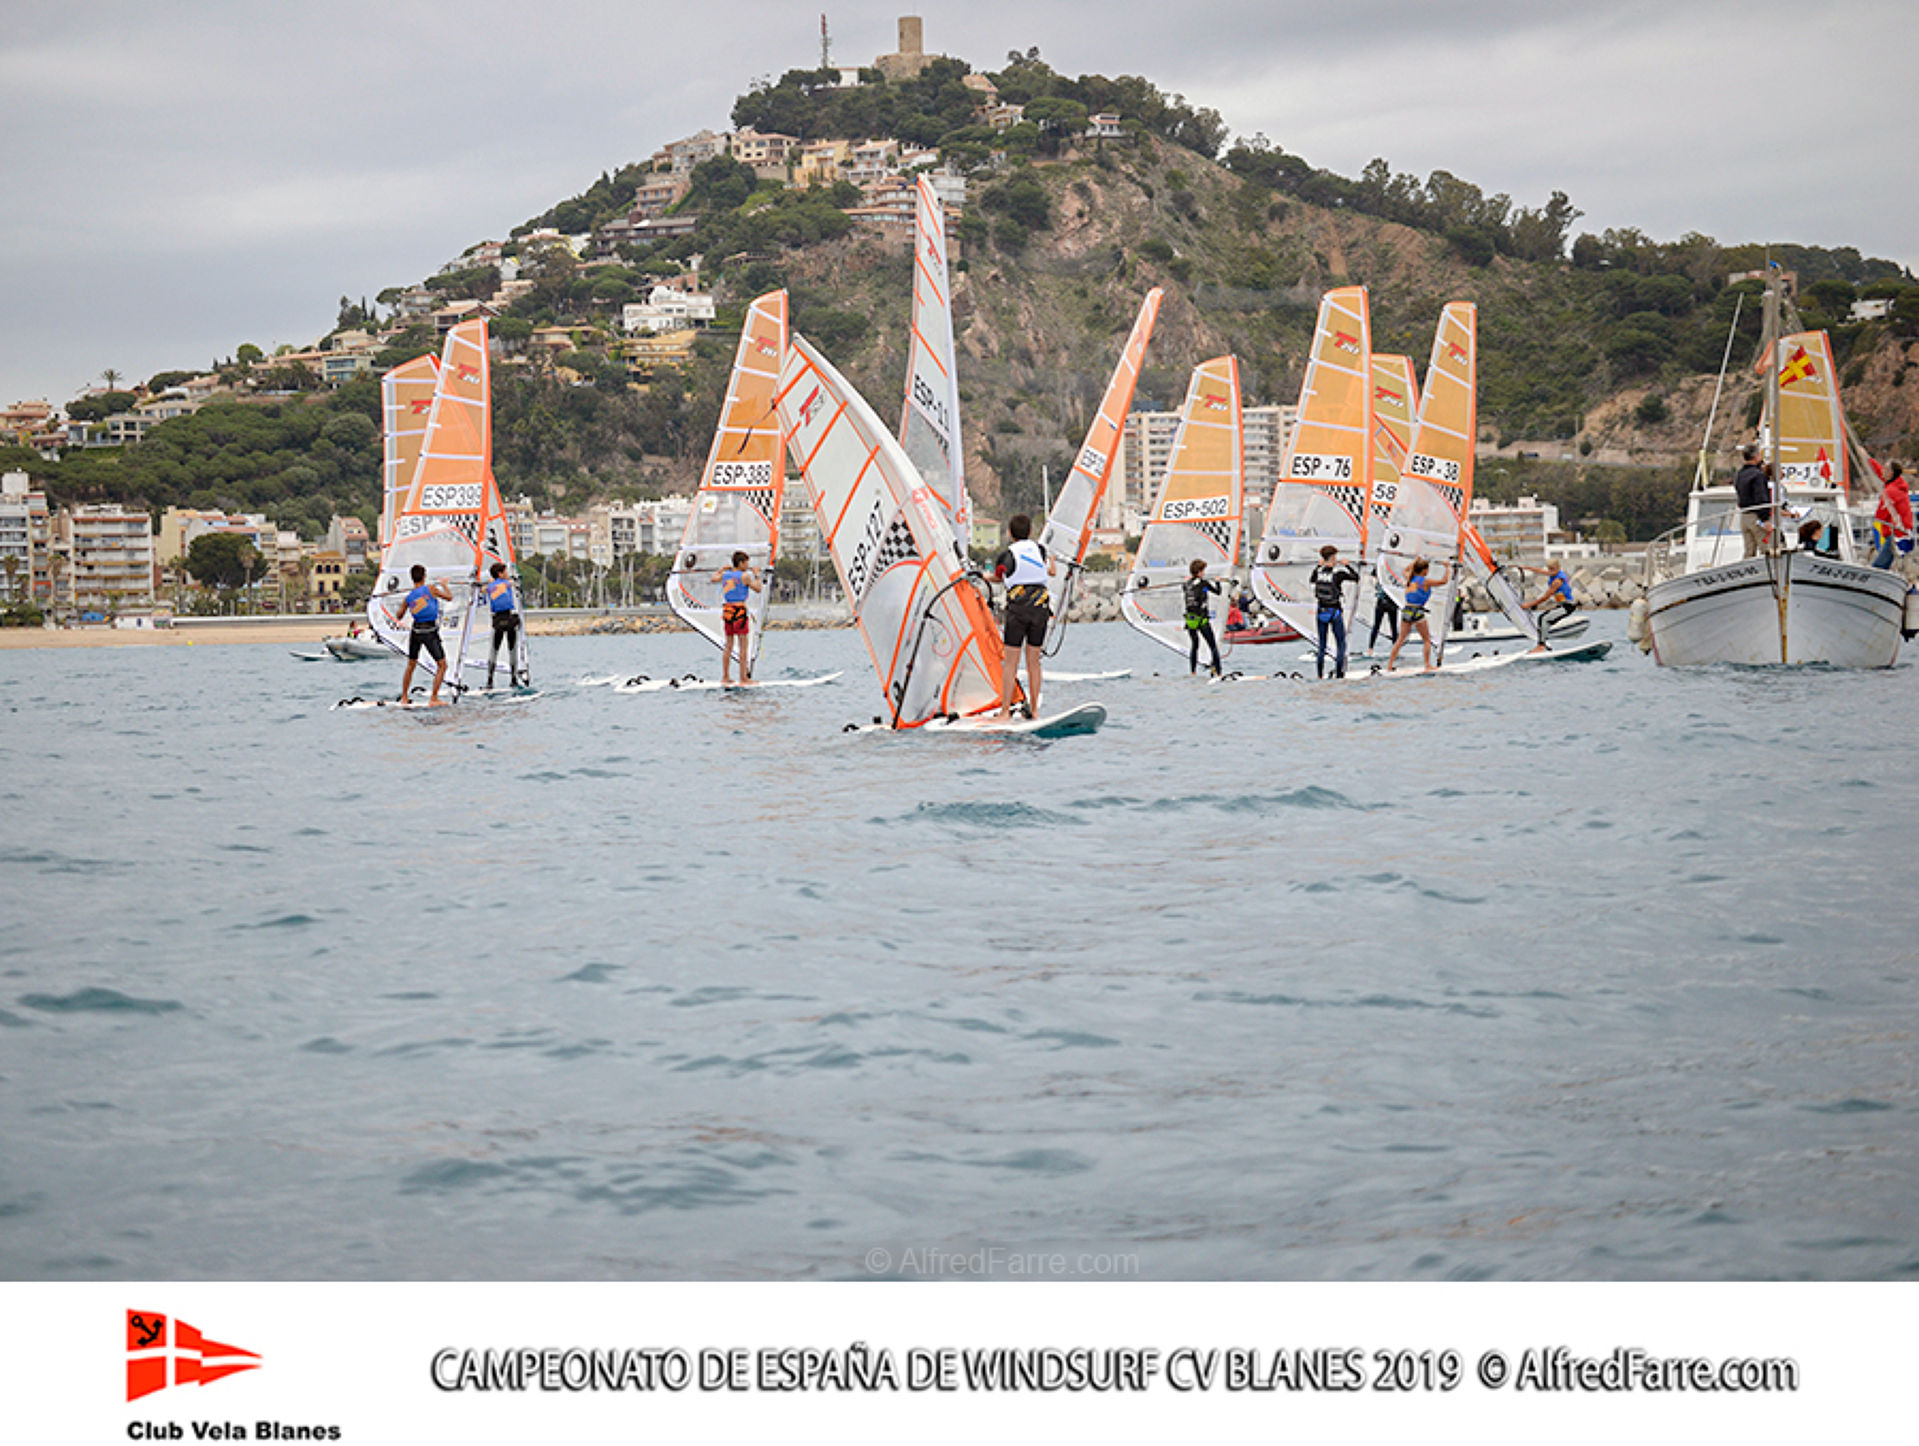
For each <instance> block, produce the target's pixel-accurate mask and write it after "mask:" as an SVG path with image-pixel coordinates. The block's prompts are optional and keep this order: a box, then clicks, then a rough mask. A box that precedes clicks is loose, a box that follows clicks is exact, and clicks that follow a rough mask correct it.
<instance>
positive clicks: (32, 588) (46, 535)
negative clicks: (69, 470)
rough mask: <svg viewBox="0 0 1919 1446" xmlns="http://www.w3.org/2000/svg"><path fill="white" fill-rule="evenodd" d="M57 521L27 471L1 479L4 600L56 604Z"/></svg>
mask: <svg viewBox="0 0 1919 1446" xmlns="http://www.w3.org/2000/svg"><path fill="white" fill-rule="evenodd" d="M52 558H53V521H52V518H51V516H50V515H49V514H48V512H47V495H46V493H44V492H36V491H34V490H33V479H32V478H31V477H29V476H28V475H27V474H26V473H25V472H9V473H7V474H6V475H5V476H4V477H0V601H3V602H9V603H14V602H33V603H39V604H42V605H45V604H48V603H51V602H52V601H53V569H52Z"/></svg>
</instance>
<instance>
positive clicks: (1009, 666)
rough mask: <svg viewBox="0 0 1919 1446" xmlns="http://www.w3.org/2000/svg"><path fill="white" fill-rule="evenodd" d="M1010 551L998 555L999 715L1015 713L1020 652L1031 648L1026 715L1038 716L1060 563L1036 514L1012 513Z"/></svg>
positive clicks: (1028, 652)
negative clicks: (1001, 595) (1001, 607)
mask: <svg viewBox="0 0 1919 1446" xmlns="http://www.w3.org/2000/svg"><path fill="white" fill-rule="evenodd" d="M1006 534H1007V537H1008V538H1009V539H1010V540H1009V541H1008V542H1007V544H1006V549H1005V551H1003V552H1001V553H1000V555H999V556H998V557H997V558H995V559H994V561H993V576H994V577H996V578H998V579H1000V580H1001V581H1002V582H1004V583H1005V584H1006V620H1005V623H1004V625H1003V626H1002V628H1001V631H1000V642H1001V643H1002V644H1003V645H1004V649H1005V651H1004V652H1003V653H1002V655H1001V658H1000V689H999V716H1000V717H1002V718H1010V717H1012V716H1013V692H1014V690H1015V689H1016V688H1018V686H1019V681H1018V674H1019V662H1020V653H1021V652H1022V651H1024V652H1025V654H1026V711H1027V716H1028V717H1032V718H1037V717H1038V716H1039V685H1040V657H1041V652H1040V650H1041V648H1042V647H1044V645H1045V643H1046V624H1047V623H1048V622H1049V621H1051V619H1052V608H1053V602H1052V598H1051V596H1050V595H1049V594H1048V592H1047V589H1046V579H1047V578H1049V577H1051V576H1052V575H1053V574H1054V573H1055V572H1056V571H1057V569H1056V568H1055V567H1054V565H1053V559H1052V558H1050V557H1048V556H1047V555H1046V549H1045V548H1044V547H1041V546H1040V545H1039V544H1038V543H1037V542H1035V541H1033V519H1032V518H1030V517H1028V516H1027V515H1026V514H1025V513H1024V512H1022V513H1020V514H1019V515H1018V516H1016V517H1012V518H1009V519H1008V520H1007V523H1006Z"/></svg>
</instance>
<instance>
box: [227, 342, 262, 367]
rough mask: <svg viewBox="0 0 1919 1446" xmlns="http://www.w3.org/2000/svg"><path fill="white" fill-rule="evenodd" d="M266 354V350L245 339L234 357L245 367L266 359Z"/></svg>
mask: <svg viewBox="0 0 1919 1446" xmlns="http://www.w3.org/2000/svg"><path fill="white" fill-rule="evenodd" d="M266 355H267V354H266V353H265V352H263V351H261V350H260V348H259V347H257V346H255V345H254V344H253V343H252V342H250V341H243V342H241V343H240V345H239V347H238V349H237V350H235V352H234V353H233V359H234V360H235V361H236V362H238V363H239V364H240V365H241V366H243V367H250V366H252V365H253V364H254V363H255V362H259V361H265V360H266Z"/></svg>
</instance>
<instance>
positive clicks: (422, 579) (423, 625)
mask: <svg viewBox="0 0 1919 1446" xmlns="http://www.w3.org/2000/svg"><path fill="white" fill-rule="evenodd" d="M411 576H412V578H413V591H412V592H410V593H408V594H407V595H406V601H405V602H404V603H402V604H401V605H400V617H411V618H412V619H413V629H412V631H411V632H409V633H408V634H407V640H406V671H405V672H404V673H402V674H401V675H400V701H401V702H402V703H404V702H406V701H407V699H408V697H409V696H410V695H411V694H412V692H413V670H414V668H415V667H417V666H418V665H419V662H420V651H421V649H425V650H426V652H427V653H428V654H430V655H431V656H432V658H433V661H434V662H436V663H437V664H439V667H438V668H437V669H436V670H435V671H434V674H433V691H432V692H431V693H429V694H428V695H427V700H426V701H427V706H428V707H430V708H437V707H439V706H440V684H441V683H442V682H443V681H444V680H445V678H446V649H445V648H443V647H441V646H440V604H441V603H443V602H452V601H453V594H452V593H451V592H450V591H449V590H448V589H447V585H446V584H445V583H443V582H436V583H432V584H430V585H429V584H428V582H427V580H426V566H425V564H423V563H418V562H416V563H414V564H413V572H412V574H411ZM389 616H391V614H390V613H389ZM399 620H400V619H399V618H394V622H396V623H397V622H398V621H399Z"/></svg>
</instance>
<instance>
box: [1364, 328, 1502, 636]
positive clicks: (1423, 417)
mask: <svg viewBox="0 0 1919 1446" xmlns="http://www.w3.org/2000/svg"><path fill="white" fill-rule="evenodd" d="M1476 332H1477V312H1476V310H1475V308H1474V307H1473V304H1472V303H1471V302H1468V301H1453V302H1448V303H1447V305H1446V307H1445V309H1444V310H1443V311H1442V312H1441V313H1440V315H1439V329H1438V331H1436V332H1435V333H1434V335H1433V354H1432V361H1431V362H1430V363H1429V364H1428V366H1427V368H1426V386H1425V390H1424V392H1423V394H1422V395H1421V397H1420V399H1419V420H1418V422H1417V424H1416V425H1415V426H1414V428H1413V435H1412V442H1411V445H1410V446H1409V448H1408V450H1407V456H1406V465H1405V467H1404V468H1402V469H1401V471H1400V474H1399V481H1398V485H1397V487H1396V489H1395V491H1394V496H1393V504H1392V507H1391V510H1390V511H1388V513H1387V514H1386V521H1385V528H1384V531H1383V533H1382V535H1381V537H1380V543H1379V554H1378V562H1377V567H1378V577H1379V581H1380V585H1381V586H1382V587H1384V588H1385V590H1386V592H1387V595H1388V596H1390V597H1391V598H1392V599H1393V600H1394V601H1395V602H1398V603H1402V604H1403V603H1404V602H1405V600H1406V579H1407V575H1408V572H1409V570H1410V568H1411V567H1412V565H1413V563H1414V561H1415V560H1417V559H1419V558H1424V559H1425V560H1426V561H1427V562H1428V563H1429V564H1430V569H1429V571H1428V573H1427V579H1428V581H1429V582H1430V583H1431V585H1432V597H1431V599H1430V600H1429V601H1428V602H1427V604H1426V614H1427V620H1428V621H1427V627H1428V629H1429V630H1430V631H1431V633H1432V637H1433V642H1434V644H1435V654H1436V657H1435V661H1436V662H1437V661H1439V660H1441V659H1443V657H1444V654H1445V646H1446V628H1447V625H1448V623H1449V621H1450V619H1451V615H1452V604H1453V595H1454V593H1455V592H1456V591H1457V590H1458V587H1459V576H1458V574H1459V553H1460V546H1461V533H1462V531H1463V529H1464V528H1465V525H1466V509H1467V508H1468V507H1469V506H1471V504H1472V499H1473V439H1474V436H1475V435H1476V433H1477V429H1478V425H1479V410H1478V406H1479V404H1478V372H1477V350H1476V346H1477V343H1476Z"/></svg>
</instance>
